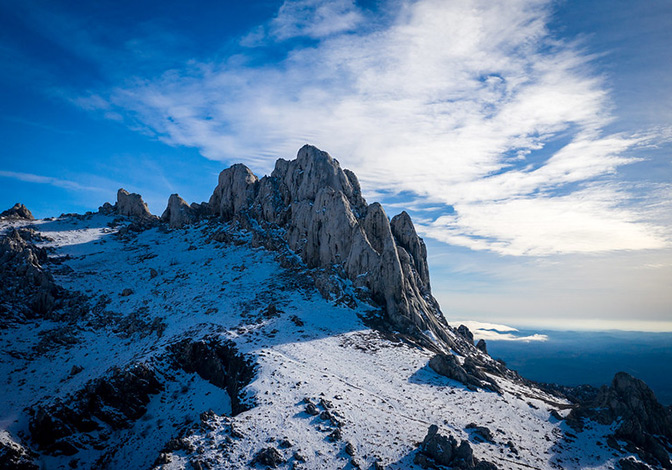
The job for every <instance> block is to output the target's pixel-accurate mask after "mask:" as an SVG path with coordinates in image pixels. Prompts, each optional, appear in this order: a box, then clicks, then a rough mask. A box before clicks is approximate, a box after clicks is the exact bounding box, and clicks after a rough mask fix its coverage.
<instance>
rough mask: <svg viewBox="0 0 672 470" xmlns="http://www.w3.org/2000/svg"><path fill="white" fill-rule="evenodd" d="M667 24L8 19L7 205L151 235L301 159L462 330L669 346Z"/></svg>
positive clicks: (377, 9) (380, 14)
mask: <svg viewBox="0 0 672 470" xmlns="http://www.w3.org/2000/svg"><path fill="white" fill-rule="evenodd" d="M671 24H672V4H670V2H669V1H663V0H652V1H645V2H637V3H633V2H629V1H624V0H617V1H607V0H590V1H581V2H579V1H567V2H557V1H543V0H515V1H506V2H492V1H445V0H416V1H408V0H389V1H384V0H381V1H367V2H354V1H352V0H332V1H322V0H286V1H284V2H283V1H260V2H192V3H190V4H185V2H177V1H161V2H158V1H156V2H153V1H150V2H142V5H141V6H138V2H128V1H99V2H75V1H70V2H68V1H48V2H47V1H43V2H41V1H32V2H20V1H14V0H0V60H1V61H2V68H1V69H0V105H1V106H0V138H1V139H2V142H3V146H2V153H0V155H2V156H1V158H2V164H1V166H0V206H1V207H9V206H11V205H12V204H14V202H16V201H21V202H24V203H25V204H26V205H27V206H28V207H29V208H30V209H31V210H32V211H33V212H34V213H35V214H36V215H37V216H51V215H58V214H60V213H61V212H83V211H86V210H96V209H97V207H98V206H99V205H101V204H102V203H103V202H105V201H110V200H113V198H114V195H115V194H116V190H117V188H119V187H124V188H126V189H128V190H130V191H136V192H140V193H141V194H142V195H143V197H144V198H145V200H146V201H147V202H148V203H149V206H150V209H151V210H152V211H153V212H154V213H161V212H162V211H163V209H164V207H165V203H166V201H167V199H168V196H169V195H170V194H171V193H174V192H178V193H179V194H180V195H182V196H183V197H184V198H185V199H187V200H188V201H203V200H207V199H208V197H209V195H210V193H211V191H212V189H213V187H214V185H215V183H216V175H217V174H218V172H219V171H220V170H221V169H223V168H225V167H227V166H228V165H230V164H232V163H235V162H244V163H246V164H247V165H248V166H250V167H251V168H252V169H253V170H254V171H255V172H256V173H257V174H260V175H262V174H266V173H268V172H269V171H270V170H271V169H272V166H273V162H274V161H275V159H276V158H278V157H284V158H291V157H293V156H294V155H295V153H296V151H297V150H298V148H299V147H300V146H301V145H303V144H304V143H312V144H314V145H316V146H318V147H320V148H322V149H324V150H327V151H328V152H330V153H331V154H332V155H333V156H334V157H336V158H337V159H339V161H340V162H341V164H342V165H343V166H345V167H348V168H350V169H352V170H354V171H355V172H356V173H357V174H358V176H359V177H360V180H361V182H362V185H363V189H364V191H365V195H366V197H367V200H369V202H372V201H376V200H379V201H381V202H382V203H383V204H384V205H385V207H386V209H387V211H388V214H389V215H393V214H394V213H397V212H400V211H401V210H407V211H409V212H410V213H411V215H412V216H413V218H414V220H415V221H416V225H417V227H418V230H419V231H420V232H421V233H422V234H423V236H424V237H425V239H426V241H427V243H428V245H429V251H430V267H431V273H432V279H433V286H434V292H435V294H436V296H437V297H438V299H439V301H440V303H441V305H442V307H443V310H444V312H445V314H446V315H447V316H448V317H449V318H451V319H464V318H469V319H475V320H482V321H494V322H498V323H503V322H504V323H506V322H508V323H512V324H516V325H523V326H539V327H546V328H548V327H554V328H593V329H605V328H624V329H643V330H668V331H672V294H671V293H670V289H669V286H670V285H671V284H672V249H671V248H670V228H671V226H672V223H671V222H672V204H671V201H672V197H671V196H672V158H671V153H670V151H671V149H672V145H671V139H672V79H671V78H670V77H671V76H672V65H671V64H672V52H671V51H672V48H671V47H670V44H672V33H671V32H670V30H672V28H670V27H669V26H670V25H671Z"/></svg>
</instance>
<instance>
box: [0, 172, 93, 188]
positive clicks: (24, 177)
mask: <svg viewBox="0 0 672 470" xmlns="http://www.w3.org/2000/svg"><path fill="white" fill-rule="evenodd" d="M0 177H2V178H11V179H15V180H19V181H25V182H26V183H38V184H49V185H51V186H57V187H59V188H64V189H71V190H75V191H100V188H96V187H92V186H85V185H82V184H79V183H77V182H75V181H69V180H66V179H62V178H55V177H53V176H42V175H34V174H32V173H20V172H15V171H0Z"/></svg>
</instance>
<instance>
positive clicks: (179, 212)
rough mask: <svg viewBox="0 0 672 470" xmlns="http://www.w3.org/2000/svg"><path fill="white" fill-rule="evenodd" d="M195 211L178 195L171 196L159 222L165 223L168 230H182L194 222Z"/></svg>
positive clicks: (195, 217)
mask: <svg viewBox="0 0 672 470" xmlns="http://www.w3.org/2000/svg"><path fill="white" fill-rule="evenodd" d="M196 219H197V214H196V210H195V209H194V208H192V207H191V206H190V205H189V204H187V202H186V201H185V200H184V199H182V198H181V197H180V196H179V195H178V194H171V195H170V198H169V199H168V206H167V207H166V210H165V211H164V212H163V215H161V221H162V222H166V223H167V224H168V225H169V226H170V228H182V227H184V226H185V225H189V224H192V223H194V222H195V221H196Z"/></svg>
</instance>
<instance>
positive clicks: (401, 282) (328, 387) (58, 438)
mask: <svg viewBox="0 0 672 470" xmlns="http://www.w3.org/2000/svg"><path fill="white" fill-rule="evenodd" d="M212 183H213V186H215V182H214V181H213V182H212ZM0 260H1V261H2V265H1V266H0V276H1V281H2V283H1V284H0V293H1V294H2V297H1V299H0V376H2V377H3V380H2V385H1V388H0V426H2V428H1V429H0V468H25V469H38V468H47V469H70V468H82V469H88V468H96V469H98V468H100V469H127V468H139V469H143V468H146V469H247V468H260V469H261V468H287V469H301V468H305V469H332V468H334V469H336V468H338V469H341V468H351V469H357V468H365V469H369V468H373V469H381V468H389V469H418V468H436V469H441V468H460V469H497V468H500V469H529V468H535V469H547V468H548V469H561V468H562V469H582V468H593V469H612V468H624V469H629V468H669V466H670V461H669V451H670V449H671V447H670V441H671V440H672V433H671V428H670V423H671V422H672V417H671V416H670V410H669V409H666V408H664V407H662V406H661V405H660V404H659V403H658V402H657V401H656V399H655V396H654V395H653V393H652V392H651V391H650V389H648V387H646V385H645V384H644V383H643V382H641V381H638V380H637V379H635V378H633V377H630V376H628V375H627V374H618V375H617V376H616V377H615V379H614V382H613V383H612V384H611V385H610V386H608V387H606V386H605V387H604V388H603V389H602V390H599V391H596V392H595V393H592V394H585V393H579V392H578V391H577V392H576V393H574V390H572V389H570V388H567V387H564V388H562V387H553V386H548V385H544V386H541V385H537V384H535V383H533V382H531V381H529V380H526V379H524V378H523V377H521V376H520V375H518V374H517V373H516V372H515V371H512V370H509V369H508V368H507V367H506V366H505V365H504V364H503V363H501V362H499V361H496V360H494V359H493V358H491V357H490V356H489V355H488V353H487V346H486V344H485V342H484V341H482V340H481V341H479V342H478V343H477V345H476V346H475V345H474V337H473V335H472V334H471V332H470V331H469V329H468V328H466V327H464V326H461V327H460V328H457V329H454V328H452V327H450V326H449V325H448V324H447V323H446V321H445V319H444V317H443V314H442V313H441V310H440V307H439V305H438V303H437V301H436V300H435V299H434V298H433V296H432V289H431V285H430V277H429V268H428V264H427V248H426V246H425V244H424V242H423V240H422V238H420V237H419V236H418V234H417V232H416V230H415V227H414V225H413V222H412V220H411V218H410V217H409V215H408V214H407V213H405V212H402V213H401V214H398V215H395V216H394V217H393V218H392V219H390V218H388V216H387V214H386V213H385V210H384V208H383V207H382V206H381V205H380V204H378V203H375V202H374V203H371V204H369V203H367V202H366V201H365V200H364V198H363V197H362V193H361V188H360V185H359V181H358V180H357V177H356V176H355V175H354V173H352V172H351V171H349V170H347V169H343V168H341V166H340V164H339V162H338V161H337V160H336V159H334V158H332V157H331V156H330V155H329V154H327V153H326V152H323V151H321V150H319V149H317V148H315V147H313V146H308V145H307V146H304V147H303V148H301V149H300V150H299V152H298V155H297V157H296V159H294V160H283V159H280V160H278V161H277V162H276V164H275V169H274V170H273V172H272V173H271V174H270V175H268V176H263V177H261V178H259V177H258V176H256V175H254V173H253V172H252V171H251V170H250V169H249V168H247V167H245V166H244V165H240V164H237V165H233V166H232V167H231V168H228V169H225V170H224V171H222V172H221V174H220V175H219V178H218V181H217V182H216V186H215V188H214V191H213V193H212V195H211V197H210V199H209V200H208V201H206V202H201V203H188V202H187V201H185V200H184V199H182V198H181V197H180V196H179V195H177V194H173V195H171V196H170V197H169V199H168V202H167V207H166V209H165V211H164V212H163V213H162V215H161V217H157V216H155V215H152V214H151V213H150V211H149V209H148V207H147V205H146V204H145V203H144V201H143V200H142V197H141V196H140V195H139V194H133V193H129V192H128V191H125V190H124V189H120V190H119V191H118V193H117V198H116V201H115V202H114V204H112V203H104V204H103V205H102V206H101V207H100V209H99V210H98V212H95V213H93V212H89V213H87V214H83V215H78V214H67V215H62V216H61V217H57V218H48V219H39V220H34V219H33V218H32V215H30V212H29V211H28V210H27V209H26V208H25V207H24V206H22V205H19V204H17V205H16V206H14V207H13V208H12V209H10V210H8V211H5V212H3V213H2V215H1V216H0Z"/></svg>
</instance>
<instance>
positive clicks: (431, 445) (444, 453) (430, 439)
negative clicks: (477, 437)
mask: <svg viewBox="0 0 672 470" xmlns="http://www.w3.org/2000/svg"><path fill="white" fill-rule="evenodd" d="M414 462H415V463H416V464H417V465H420V466H421V467H422V468H443V467H450V468H456V469H475V470H497V467H496V466H495V465H494V464H492V463H490V462H486V461H480V460H479V459H477V458H476V457H474V451H473V450H472V448H471V445H469V441H462V442H459V443H458V441H457V440H456V439H455V438H454V437H453V436H451V435H450V434H448V435H446V436H444V435H443V434H440V433H439V428H438V426H436V425H435V424H433V425H431V426H430V427H429V430H428V431H427V435H426V436H425V439H424V440H423V441H422V444H420V447H419V449H418V453H417V454H416V455H415V458H414Z"/></svg>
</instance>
